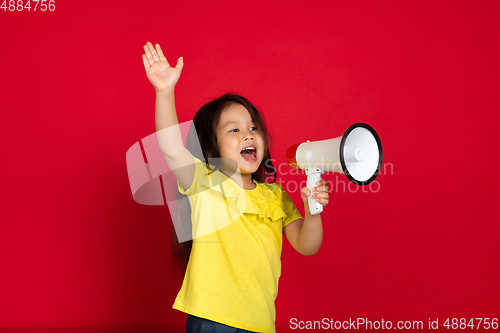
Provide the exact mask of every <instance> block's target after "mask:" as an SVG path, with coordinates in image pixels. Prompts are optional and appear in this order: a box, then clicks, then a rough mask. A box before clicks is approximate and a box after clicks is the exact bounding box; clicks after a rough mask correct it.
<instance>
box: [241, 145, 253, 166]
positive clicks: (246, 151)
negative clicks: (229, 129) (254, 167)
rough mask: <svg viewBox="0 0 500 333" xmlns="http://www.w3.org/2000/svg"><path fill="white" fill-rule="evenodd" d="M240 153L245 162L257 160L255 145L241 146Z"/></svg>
mask: <svg viewBox="0 0 500 333" xmlns="http://www.w3.org/2000/svg"><path fill="white" fill-rule="evenodd" d="M240 154H241V156H242V157H243V159H245V161H247V162H255V161H256V160H257V149H255V147H246V148H243V150H242V151H241V153H240Z"/></svg>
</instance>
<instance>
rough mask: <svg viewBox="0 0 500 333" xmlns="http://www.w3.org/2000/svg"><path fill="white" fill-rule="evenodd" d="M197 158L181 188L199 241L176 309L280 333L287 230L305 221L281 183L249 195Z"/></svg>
mask: <svg viewBox="0 0 500 333" xmlns="http://www.w3.org/2000/svg"><path fill="white" fill-rule="evenodd" d="M194 159H195V174H194V179H193V183H192V184H191V187H190V188H189V189H187V190H184V189H183V188H182V187H181V186H180V185H179V184H178V188H179V191H180V192H181V193H183V194H186V195H188V198H189V201H190V203H191V210H192V215H191V218H192V223H193V237H194V238H193V247H192V250H191V256H190V258H189V263H188V266H187V270H186V274H185V276H184V281H183V283H182V287H181V290H180V291H179V294H178V295H177V298H176V299H175V302H174V304H173V308H174V309H177V310H180V311H183V312H186V313H189V314H191V315H194V316H198V317H202V318H206V319H209V320H213V321H216V322H219V323H222V324H226V325H229V326H234V327H237V328H241V329H245V330H249V331H256V332H275V328H274V322H275V319H276V311H275V307H274V301H275V300H276V296H277V294H278V280H279V277H280V275H281V259H280V257H281V248H282V228H283V227H284V226H286V225H287V224H289V223H291V222H293V221H295V220H297V219H300V218H302V216H301V215H300V213H299V212H298V210H297V208H296V207H295V205H294V203H293V201H292V200H291V199H290V197H289V196H288V194H287V193H286V192H285V191H284V190H283V189H282V188H281V186H280V185H279V184H267V183H258V182H255V181H254V183H255V184H256V185H257V187H256V188H255V189H252V190H244V189H242V188H241V187H240V186H238V185H237V184H236V183H235V182H234V181H232V180H231V179H229V178H227V177H226V176H225V175H224V174H222V173H221V172H220V171H214V172H212V173H211V174H210V175H208V169H207V168H206V165H205V164H204V163H203V162H201V161H200V160H199V159H197V158H196V157H195V158H194ZM228 216H229V218H228ZM218 219H219V221H215V222H214V221H213V220H218ZM220 219H222V220H224V221H225V222H222V223H219V222H220Z"/></svg>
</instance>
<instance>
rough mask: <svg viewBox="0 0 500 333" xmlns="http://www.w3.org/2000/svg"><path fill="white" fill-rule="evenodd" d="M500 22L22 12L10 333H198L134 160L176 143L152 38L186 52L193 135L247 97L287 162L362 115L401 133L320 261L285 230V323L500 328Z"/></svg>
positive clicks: (14, 106) (434, 17)
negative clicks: (159, 108)
mask: <svg viewBox="0 0 500 333" xmlns="http://www.w3.org/2000/svg"><path fill="white" fill-rule="evenodd" d="M499 22H500V2H498V1H446V2H444V1H412V2H408V1H392V2H385V1H384V2H382V1H355V2H347V1H335V2H332V1H324V2H317V1H303V2H297V1H296V2H289V1H280V2H279V3H276V2H260V1H252V2H245V3H243V2H237V1H228V2H225V3H222V2H210V1H203V2H193V1H184V2H181V1H175V2H174V1H171V2H169V1H150V2H142V3H141V2H135V1H134V2H132V1H106V2H97V1H94V2H92V1H86V2H80V1H78V2H77V1H72V2H65V1H59V0H56V10H55V11H54V12H41V11H40V10H39V9H38V11H37V12H26V11H23V12H17V11H14V12H9V11H6V12H5V11H3V10H1V11H0V29H1V31H2V34H1V37H0V41H1V43H0V45H1V47H0V48H1V52H0V61H1V64H2V76H1V87H0V88H1V89H0V101H1V109H2V122H1V124H2V136H3V140H2V142H1V151H2V159H1V174H2V176H3V177H2V179H3V181H2V188H3V194H2V217H1V222H0V331H2V332H14V331H30V332H38V331H40V332H41V331H51V332H56V331H60V332H70V331H71V332H77V331H82V332H108V331H109V332H111V331H117V332H135V331H141V332H157V331H158V332H159V331H162V332H180V331H182V330H183V327H184V325H185V318H186V316H185V314H184V313H181V312H178V311H176V310H173V309H172V308H171V306H172V303H173V301H174V298H175V296H176V294H177V292H178V290H179V288H180V285H181V282H182V277H180V276H178V275H175V274H174V273H172V271H171V268H170V258H169V256H168V240H169V236H168V227H167V224H168V221H169V214H168V210H167V208H166V206H144V205H139V204H137V203H135V202H134V200H133V198H132V195H131V191H130V186H129V182H128V176H127V169H126V164H125V153H126V151H127V150H128V148H129V147H130V146H132V145H133V144H134V143H136V142H137V141H139V140H140V139H142V138H143V137H145V136H147V135H149V134H151V133H153V132H154V130H155V126H154V103H155V94H154V89H153V87H152V85H151V84H150V83H149V81H148V79H147V78H146V75H145V71H144V66H143V63H142V59H141V55H142V53H143V45H144V44H145V43H146V42H147V41H151V42H153V43H160V44H161V46H162V48H163V50H164V52H165V55H166V56H167V59H169V60H170V61H171V62H173V63H175V60H176V59H177V57H178V56H181V55H182V56H184V61H185V66H184V70H183V73H182V76H181V78H180V81H179V83H178V85H177V88H176V103H177V110H178V115H179V120H180V121H181V122H182V121H188V120H190V119H192V117H193V115H194V114H195V112H196V111H197V109H198V108H199V107H200V106H201V105H202V104H204V103H205V102H207V101H209V100H210V99H211V98H214V97H218V96H219V95H221V94H222V93H224V92H226V91H235V92H238V93H241V94H243V95H244V96H246V97H248V98H249V99H250V100H251V101H252V102H254V103H255V104H256V105H258V106H259V107H260V108H261V110H262V112H263V113H264V115H265V118H266V119H267V121H268V122H269V123H270V125H271V127H272V129H273V133H274V137H275V140H276V144H275V145H274V147H273V150H272V151H273V154H274V156H273V157H274V158H275V159H276V165H279V164H280V163H284V162H285V151H286V149H287V148H288V147H289V146H290V145H292V144H294V143H297V142H300V141H302V140H303V139H305V138H308V139H311V140H323V139H328V138H333V137H337V136H340V135H342V134H343V132H344V131H345V130H346V129H347V127H348V126H349V125H351V124H353V123H355V122H366V123H368V124H370V125H371V126H373V127H374V128H375V129H376V130H377V132H378V133H379V135H380V138H381V140H382V144H383V148H384V166H390V167H389V168H388V169H386V172H383V173H382V174H381V175H380V176H379V177H378V178H377V181H378V183H379V185H380V190H379V191H378V192H376V193H375V192H371V193H362V192H361V190H358V191H357V192H356V193H352V191H348V190H346V191H343V190H342V188H340V189H339V190H338V191H337V190H336V189H335V188H334V189H333V191H332V193H330V204H329V205H328V206H327V207H326V209H325V212H324V213H323V215H322V219H323V225H324V240H323V245H322V247H321V249H320V252H319V253H318V254H317V255H315V256H313V257H304V256H302V255H300V254H299V253H297V252H295V251H294V250H293V248H292V247H291V246H290V244H289V243H288V242H287V241H286V240H285V239H284V246H283V253H282V261H283V269H282V276H281V279H280V287H279V294H278V298H277V301H276V307H277V320H276V327H277V329H278V331H280V332H284V331H289V330H290V328H289V323H290V319H291V318H297V319H298V320H321V319H322V318H332V319H334V320H349V318H353V319H356V318H358V317H360V318H368V319H370V320H379V321H380V320H381V319H384V320H391V321H392V322H393V323H394V324H395V323H396V322H397V321H398V320H423V321H424V323H425V325H427V322H428V319H429V318H431V319H432V320H435V319H436V318H439V320H440V324H441V323H442V322H444V320H445V319H446V318H448V317H456V318H467V319H470V318H473V317H482V318H484V317H489V318H493V317H496V318H498V317H500V312H499V310H500V306H499V297H500V288H499V284H498V281H499V280H500V269H499V260H498V258H499V256H498V255H499V250H500V245H499V239H500V236H499V231H500V226H499V218H498V199H499V195H498V187H499V185H500V181H499V180H500V178H499V175H498V165H499V162H500V158H499V148H498V144H499V139H498V132H497V126H498V124H497V123H498V120H499V114H498V111H499V105H500V103H499V102H500V99H499V94H498V91H499V87H500V62H499V61H498V59H500V38H499V37H500V36H499V33H500V29H499V28H500V24H499ZM282 170H283V171H286V174H283V175H281V179H282V180H284V181H285V182H288V183H290V182H292V181H294V182H299V181H302V180H303V179H304V178H302V177H303V176H297V175H290V174H288V171H289V169H288V168H284V167H282ZM326 178H327V179H329V180H331V181H332V183H333V184H335V183H336V182H344V183H346V182H347V180H346V177H345V176H343V175H339V176H337V175H335V174H328V175H326ZM285 186H286V185H285ZM350 188H351V190H353V191H354V190H356V188H355V186H351V187H350ZM290 194H291V196H292V199H294V201H295V202H296V204H297V206H298V207H299V210H300V211H301V212H303V205H302V203H301V201H300V195H299V192H298V191H291V193H290Z"/></svg>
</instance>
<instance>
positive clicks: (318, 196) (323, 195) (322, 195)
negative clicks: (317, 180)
mask: <svg viewBox="0 0 500 333" xmlns="http://www.w3.org/2000/svg"><path fill="white" fill-rule="evenodd" d="M329 197H330V196H329V195H328V193H326V192H318V193H313V198H314V199H328V198H329Z"/></svg>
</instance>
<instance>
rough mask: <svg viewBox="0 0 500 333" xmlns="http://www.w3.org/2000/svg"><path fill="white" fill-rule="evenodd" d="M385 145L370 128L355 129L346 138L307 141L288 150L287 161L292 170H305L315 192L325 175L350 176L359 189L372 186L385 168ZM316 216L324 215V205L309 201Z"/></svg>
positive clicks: (310, 185) (363, 125)
mask: <svg viewBox="0 0 500 333" xmlns="http://www.w3.org/2000/svg"><path fill="white" fill-rule="evenodd" d="M382 155H383V154H382V143H381V142H380V138H379V136H378V134H377V132H375V130H374V129H373V128H372V127H371V126H370V125H368V124H365V123H356V124H354V125H351V126H350V127H349V128H348V129H347V130H346V131H345V133H344V135H342V136H339V137H336V138H333V139H328V140H322V141H309V140H305V141H304V142H302V143H298V144H295V145H293V146H291V147H290V148H288V150H287V152H286V159H287V161H288V164H289V165H290V166H291V167H292V168H296V169H302V170H305V172H306V175H307V187H308V188H309V190H311V192H312V188H313V187H314V186H315V185H316V182H317V181H318V180H321V174H323V173H326V172H337V173H343V174H345V175H346V177H347V179H349V180H350V181H351V182H353V183H354V184H356V185H361V186H363V185H368V184H370V183H371V182H373V181H374V180H375V178H376V177H377V176H378V174H379V172H380V168H381V166H382ZM309 208H310V211H311V214H312V215H316V214H319V213H321V212H322V211H323V205H321V204H320V203H318V202H316V201H315V200H314V198H312V197H309Z"/></svg>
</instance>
